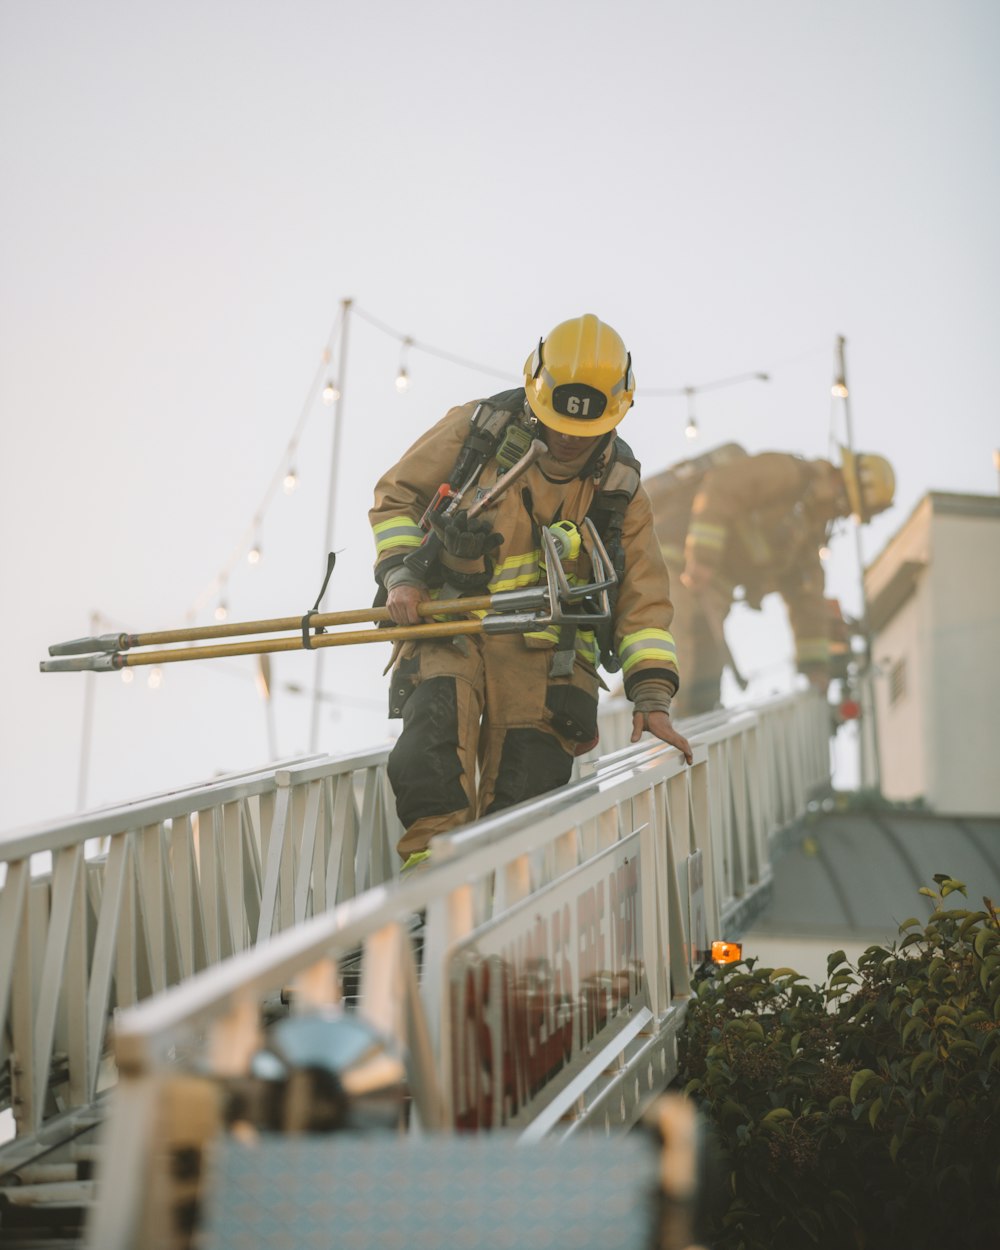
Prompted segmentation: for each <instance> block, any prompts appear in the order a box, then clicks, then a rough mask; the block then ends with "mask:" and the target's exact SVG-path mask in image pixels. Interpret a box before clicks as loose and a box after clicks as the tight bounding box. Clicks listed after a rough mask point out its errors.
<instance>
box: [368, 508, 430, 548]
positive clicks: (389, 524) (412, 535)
mask: <svg viewBox="0 0 1000 1250" xmlns="http://www.w3.org/2000/svg"><path fill="white" fill-rule="evenodd" d="M372 533H373V534H374V535H375V550H376V552H377V553H378V554H379V555H380V556H381V555H383V554H384V553H385V552H386V551H389V550H390V549H391V548H393V547H419V546H420V544H421V543H422V542H423V541H424V531H423V530H422V529H421V528H420V526H419V525H414V524H413V522H412V521H410V520H409V519H408V518H406V517H393V518H392V520H390V521H378V522H377V523H376V524H375V525H373V526H372Z"/></svg>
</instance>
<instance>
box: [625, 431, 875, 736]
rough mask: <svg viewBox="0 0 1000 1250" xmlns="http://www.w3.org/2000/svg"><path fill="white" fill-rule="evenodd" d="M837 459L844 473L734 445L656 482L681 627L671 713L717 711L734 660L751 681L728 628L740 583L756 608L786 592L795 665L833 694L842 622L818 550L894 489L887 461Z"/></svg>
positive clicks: (659, 524) (659, 525)
mask: <svg viewBox="0 0 1000 1250" xmlns="http://www.w3.org/2000/svg"><path fill="white" fill-rule="evenodd" d="M842 453H843V462H842V464H841V465H840V466H839V467H838V466H837V465H835V464H832V463H831V462H830V461H828V460H804V459H802V458H801V457H799V456H795V455H791V454H786V453H782V452H772V451H769V452H762V453H760V454H759V455H752V456H751V455H747V454H746V453H745V452H743V450H742V448H740V447H738V446H737V445H735V444H727V445H726V446H725V447H723V448H718V449H716V451H715V452H708V453H706V454H705V456H704V457H701V458H699V461H700V464H699V463H698V462H695V461H690V462H684V464H683V465H678V466H675V467H674V468H673V469H668V470H666V471H665V472H664V473H662V474H658V475H656V476H655V477H653V478H651V479H650V480H649V483H648V487H649V493H650V497H651V499H652V502H653V510H654V515H655V517H656V531H657V535H658V537H659V540H660V547H661V550H662V552H663V555H664V558H665V560H666V562H667V566H668V568H669V569H670V570H671V573H672V575H675V585H674V607H675V616H674V632H675V636H676V637H677V640H678V647H679V650H680V652H681V654H682V655H683V656H684V661H685V683H684V693H683V695H682V696H681V698H680V699H679V700H678V702H677V703H676V704H675V709H674V710H675V712H678V713H680V714H681V715H684V716H691V715H697V714H698V713H700V712H707V711H711V710H712V709H713V708H715V707H717V706H718V705H719V698H720V684H721V678H722V670H723V668H724V667H725V666H726V665H727V664H729V665H730V666H731V667H732V669H733V671H734V674H735V675H736V676H737V680H739V681H741V684H745V683H744V682H743V681H742V678H740V676H739V672H738V670H737V669H736V666H735V664H733V661H732V657H731V655H730V653H729V649H728V646H727V645H726V640H725V634H724V632H723V625H724V622H725V619H726V615H727V613H728V612H729V609H730V606H731V604H732V602H733V599H734V595H735V592H736V591H737V588H738V587H742V588H743V601H744V602H745V603H747V604H748V605H749V606H750V607H751V608H754V609H759V608H760V606H761V599H762V598H763V596H764V595H766V594H770V593H771V592H777V593H778V594H780V595H781V596H782V598H783V599H784V601H785V605H786V607H787V609H788V618H789V624H790V625H791V628H792V633H793V635H794V637H795V654H796V663H797V665H798V669H799V671H800V672H801V673H804V674H805V676H806V677H807V678H808V680H809V682H810V684H811V685H813V686H814V687H815V688H816V689H818V690H820V691H822V692H824V693H825V692H826V689H827V686H828V684H829V681H830V678H831V675H832V674H834V673H836V672H837V671H838V669H837V665H838V664H842V661H843V656H842V651H843V636H842V635H843V630H844V628H845V627H846V626H845V624H844V622H843V620H842V619H841V620H838V619H837V616H836V615H835V614H834V613H833V612H832V611H831V604H832V603H834V602H835V601H832V600H828V599H827V598H826V597H825V595H824V577H823V566H822V563H821V560H820V550H821V548H823V547H825V546H826V544H827V542H828V540H829V537H830V530H831V527H832V524H833V522H834V521H835V520H836V519H837V518H839V517H846V516H848V515H850V514H852V513H853V514H854V516H855V517H857V518H858V520H859V521H860V522H862V523H864V522H867V521H870V520H871V518H872V517H873V516H875V515H876V514H877V513H879V512H882V511H883V510H884V509H886V508H888V507H889V505H890V504H891V503H892V498H893V491H894V489H895V477H894V474H893V471H892V466H891V465H890V464H889V462H888V461H887V460H885V459H884V458H883V457H882V456H877V455H873V454H871V453H867V452H864V453H858V454H857V455H854V454H852V453H851V452H850V451H849V450H848V449H847V448H843V449H842ZM692 467H694V470H695V471H691V470H692ZM692 482H694V485H693V487H692ZM692 495H693V497H692ZM676 574H679V577H676ZM837 615H839V613H838V614H837Z"/></svg>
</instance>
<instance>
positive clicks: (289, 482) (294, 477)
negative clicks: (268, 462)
mask: <svg viewBox="0 0 1000 1250" xmlns="http://www.w3.org/2000/svg"><path fill="white" fill-rule="evenodd" d="M298 484H299V475H298V474H297V473H296V472H295V467H294V466H292V467H290V468H289V469H288V472H287V473H286V474H285V478H284V481H283V482H282V486H283V487H284V489H285V494H286V495H290V494H291V493H292V491H294V490H295V488H296V486H298Z"/></svg>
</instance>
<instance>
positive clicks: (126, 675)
mask: <svg viewBox="0 0 1000 1250" xmlns="http://www.w3.org/2000/svg"><path fill="white" fill-rule="evenodd" d="M122 681H123V682H124V684H125V685H126V686H131V684H132V683H133V682H134V681H135V673H133V672H132V670H131V669H130V668H123V669H122Z"/></svg>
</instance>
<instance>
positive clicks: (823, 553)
mask: <svg viewBox="0 0 1000 1250" xmlns="http://www.w3.org/2000/svg"><path fill="white" fill-rule="evenodd" d="M819 558H820V559H821V560H823V561H824V562H825V561H826V560H829V558H830V548H829V547H820V549H819Z"/></svg>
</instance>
